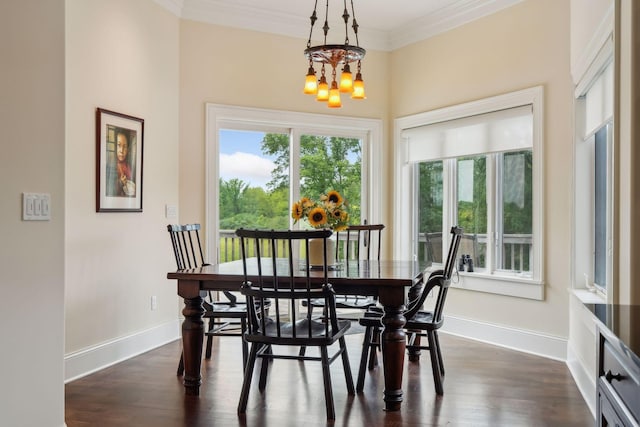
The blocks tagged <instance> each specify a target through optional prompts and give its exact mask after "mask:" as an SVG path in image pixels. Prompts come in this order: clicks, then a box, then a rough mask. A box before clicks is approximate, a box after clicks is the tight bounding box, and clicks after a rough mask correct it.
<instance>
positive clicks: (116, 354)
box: [64, 319, 181, 383]
mask: <svg viewBox="0 0 640 427" xmlns="http://www.w3.org/2000/svg"><path fill="white" fill-rule="evenodd" d="M180 325H181V322H180V320H179V319H176V320H175V321H171V322H167V323H163V324H161V325H158V326H154V327H153V328H150V329H147V330H144V331H140V332H136V333H134V334H131V335H128V336H125V337H120V338H117V339H114V340H112V341H109V342H106V343H102V344H99V345H96V346H94V347H90V348H86V349H83V350H80V351H76V352H73V353H69V354H67V355H65V357H64V372H65V375H64V378H65V380H64V381H65V383H68V382H70V381H73V380H76V379H78V378H82V377H84V376H86V375H89V374H92V373H94V372H96V371H99V370H101V369H104V368H106V367H108V366H111V365H115V364H116V363H119V362H122V361H123V360H127V359H130V358H132V357H134V356H137V355H139V354H142V353H145V352H147V351H149V350H152V349H154V348H157V347H160V346H162V345H164V344H167V343H169V342H171V341H174V340H176V339H178V338H180V330H181V329H180V328H181V326H180ZM176 363H177V360H176ZM176 366H177V365H176Z"/></svg>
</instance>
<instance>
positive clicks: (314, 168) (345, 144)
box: [300, 135, 366, 227]
mask: <svg viewBox="0 0 640 427" xmlns="http://www.w3.org/2000/svg"><path fill="white" fill-rule="evenodd" d="M330 190H335V191H338V192H339V193H340V194H341V195H342V197H343V198H344V200H345V203H346V205H347V211H348V213H349V223H350V224H360V222H361V220H363V219H366V218H362V212H361V208H362V203H361V190H362V141H361V140H360V139H358V138H340V137H335V136H320V135H302V137H301V138H300V196H301V197H308V198H310V199H312V200H315V201H318V200H319V198H320V196H321V195H323V194H327V192H328V191H330ZM300 225H301V227H305V226H308V224H307V222H306V221H302V222H301V223H300Z"/></svg>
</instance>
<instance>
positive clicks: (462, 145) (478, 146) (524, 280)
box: [394, 87, 544, 299]
mask: <svg viewBox="0 0 640 427" xmlns="http://www.w3.org/2000/svg"><path fill="white" fill-rule="evenodd" d="M541 118H542V88H540V87H537V88H532V89H526V90H523V91H519V92H515V93H511V94H507V95H502V96H498V97H494V98H489V99H485V100H482V101H477V102H473V103H469V104H462V105H458V106H454V107H449V108H445V109H442V110H436V111H431V112H427V113H422V114H418V115H415V116H410V117H405V118H402V119H398V120H396V140H397V141H398V143H397V145H396V165H397V170H398V176H397V187H396V188H397V191H396V197H397V199H396V205H397V206H398V209H397V211H396V215H397V217H396V220H397V221H396V223H395V227H396V229H397V230H399V232H398V233H397V235H396V236H394V237H395V240H394V249H395V251H394V253H395V254H396V255H397V256H400V257H414V258H416V259H426V260H427V261H430V262H432V263H434V264H440V263H442V257H443V255H442V252H443V251H444V250H446V248H447V247H448V242H447V241H446V238H447V237H448V229H449V228H450V227H451V226H453V225H459V226H460V227H462V228H463V230H464V233H465V235H464V238H463V239H462V241H461V245H460V248H459V251H458V256H459V257H463V256H464V258H465V263H464V264H462V266H464V270H460V273H461V274H460V281H459V283H458V284H457V285H455V286H460V287H464V288H466V289H473V290H479V291H484V292H493V293H499V294H504V295H512V296H520V297H525V298H532V299H543V296H544V295H543V286H542V265H543V264H542V263H543V260H542V232H541V222H542V195H541V191H542V174H541V167H540V158H541V157H542V143H541V134H542V132H541V129H542V127H541V120H542V119H541ZM406 188H412V189H413V191H409V192H407V191H406V190H405V189H406ZM412 212H416V213H417V215H412ZM412 216H417V218H413V220H412V219H411V217H412ZM443 236H445V238H444V239H443ZM469 260H470V261H469ZM459 265H460V264H459Z"/></svg>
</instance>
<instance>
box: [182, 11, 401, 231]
mask: <svg viewBox="0 0 640 427" xmlns="http://www.w3.org/2000/svg"><path fill="white" fill-rule="evenodd" d="M305 47H306V41H305V40H304V39H302V38H300V39H296V38H291V37H284V36H277V35H273V34H265V33H259V32H252V31H244V30H238V29H234V28H228V27H221V26H217V25H209V24H203V23H199V22H194V21H187V20H184V21H182V23H181V31H180V67H181V69H180V210H181V213H180V220H181V221H182V222H200V223H202V224H204V223H205V141H204V139H205V134H204V132H205V103H207V102H211V103H216V104H227V105H237V106H243V107H258V108H270V109H276V110H288V111H303V112H311V113H319V114H335V115H339V116H354V117H367V118H377V119H382V120H383V121H384V122H385V123H387V121H388V119H389V112H388V106H389V91H388V88H389V77H390V76H389V70H388V68H389V67H388V57H389V54H388V53H384V52H375V51H367V54H366V57H365V59H364V61H363V70H362V72H363V78H364V81H365V86H366V91H367V97H368V99H367V100H365V101H354V100H351V99H349V98H346V99H344V100H343V107H342V109H340V110H339V111H337V112H333V111H332V110H329V109H328V108H327V107H326V104H325V103H320V102H317V101H315V100H314V99H313V97H310V96H309V95H304V94H303V93H302V86H303V84H304V76H305V74H306V72H307V68H308V67H309V65H308V62H307V60H306V59H305V58H304V55H303V52H304V49H305ZM316 68H317V67H316ZM316 71H317V72H318V75H319V70H318V69H316ZM388 131H389V129H385V132H386V133H387V135H388ZM387 141H388V138H385V144H387V143H388V142H387ZM389 153H390V152H389ZM385 158H386V160H385V164H384V169H383V170H384V171H388V172H383V173H385V174H388V179H389V180H390V179H391V176H392V174H391V172H390V167H391V162H390V161H389V159H390V156H385ZM390 214H391V211H389V212H388V213H387V215H390ZM387 217H389V218H390V216H387Z"/></svg>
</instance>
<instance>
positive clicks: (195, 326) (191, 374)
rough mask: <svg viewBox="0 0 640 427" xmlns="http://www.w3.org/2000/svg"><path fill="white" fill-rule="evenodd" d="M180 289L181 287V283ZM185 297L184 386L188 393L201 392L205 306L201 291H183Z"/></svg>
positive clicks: (183, 326) (195, 394)
mask: <svg viewBox="0 0 640 427" xmlns="http://www.w3.org/2000/svg"><path fill="white" fill-rule="evenodd" d="M179 290H181V287H180V285H179ZM179 294H180V295H181V296H183V298H184V305H185V307H184V309H183V310H182V314H183V315H184V322H182V354H183V358H184V388H185V392H186V394H188V395H194V396H197V395H199V394H200V384H202V376H201V375H200V366H201V364H202V341H203V338H204V321H203V320H202V315H203V314H204V307H203V306H202V302H203V299H202V296H200V293H199V292H195V295H193V292H182V293H180V292H179Z"/></svg>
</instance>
